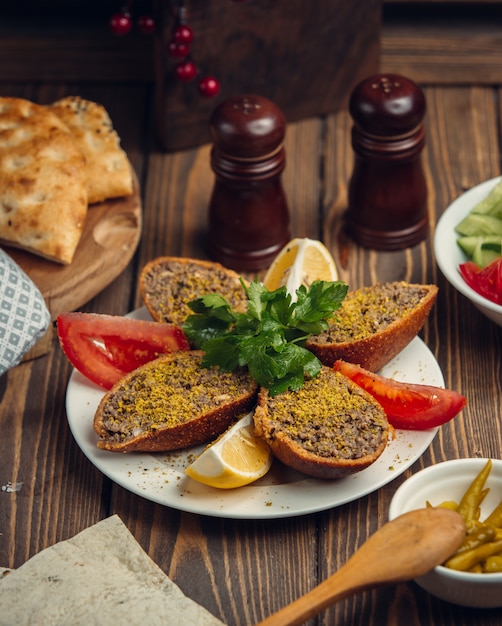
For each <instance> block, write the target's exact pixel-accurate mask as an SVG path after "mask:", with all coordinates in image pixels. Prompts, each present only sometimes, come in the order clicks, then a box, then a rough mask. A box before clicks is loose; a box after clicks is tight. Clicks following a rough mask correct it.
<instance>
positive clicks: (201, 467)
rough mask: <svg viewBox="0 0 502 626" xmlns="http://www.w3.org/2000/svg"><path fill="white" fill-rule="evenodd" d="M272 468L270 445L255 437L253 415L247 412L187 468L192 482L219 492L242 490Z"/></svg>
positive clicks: (186, 470) (186, 471)
mask: <svg viewBox="0 0 502 626" xmlns="http://www.w3.org/2000/svg"><path fill="white" fill-rule="evenodd" d="M271 465H272V452H271V450H270V448H269V447H268V445H267V444H266V443H265V442H264V441H262V440H261V439H259V438H258V437H256V435H255V434H254V424H253V413H252V412H251V413H248V414H246V415H245V416H244V417H242V418H241V419H240V420H238V421H237V422H236V423H235V424H233V425H232V426H231V427H230V428H229V429H228V430H227V431H225V432H224V433H223V434H222V435H220V437H219V438H218V439H217V440H216V441H215V442H213V443H212V444H210V445H209V446H207V447H206V448H205V449H204V450H203V452H202V453H201V454H200V456H199V457H197V459H196V460H195V461H194V462H193V463H191V464H190V465H189V466H188V467H186V468H185V473H186V474H187V475H188V476H189V477H190V478H193V480H196V481H197V482H199V483H203V484H204V485H209V486H210V487H218V488H219V489H234V488H235V487H242V486H244V485H248V484H249V483H252V482H254V481H255V480H258V478H261V477H262V476H264V475H265V474H266V473H267V472H268V470H269V469H270V466H271Z"/></svg>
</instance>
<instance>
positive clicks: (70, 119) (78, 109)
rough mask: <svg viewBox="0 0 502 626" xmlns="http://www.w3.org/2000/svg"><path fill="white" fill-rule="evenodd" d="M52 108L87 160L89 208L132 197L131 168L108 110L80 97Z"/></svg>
mask: <svg viewBox="0 0 502 626" xmlns="http://www.w3.org/2000/svg"><path fill="white" fill-rule="evenodd" d="M49 108H50V110H51V111H53V112H54V113H55V114H56V115H57V116H58V117H59V118H60V119H61V120H62V121H63V122H64V123H65V124H66V125H67V126H68V128H69V129H70V131H71V133H72V134H73V136H74V137H75V140H76V142H77V144H78V146H79V147H80V149H81V150H82V152H83V154H84V156H85V158H86V168H87V184H88V188H87V194H88V202H89V204H94V203H96V202H102V201H103V200H106V199H108V198H118V197H122V196H130V195H131V194H132V192H133V178H132V171H131V166H130V164H129V161H128V159H127V156H126V153H125V152H124V151H123V150H122V148H121V147H120V138H119V136H118V134H117V132H116V131H115V130H114V128H113V124H112V121H111V119H110V117H109V115H108V112H107V111H106V109H105V108H104V107H103V106H102V105H100V104H97V103H96V102H92V101H90V100H84V99H83V98H80V97H79V96H68V97H66V98H63V99H61V100H58V101H57V102H54V103H53V104H52V105H50V107H49Z"/></svg>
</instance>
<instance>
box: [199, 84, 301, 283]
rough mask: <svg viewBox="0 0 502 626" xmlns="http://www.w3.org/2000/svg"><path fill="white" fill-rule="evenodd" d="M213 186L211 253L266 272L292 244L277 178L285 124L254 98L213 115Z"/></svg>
mask: <svg viewBox="0 0 502 626" xmlns="http://www.w3.org/2000/svg"><path fill="white" fill-rule="evenodd" d="M209 130H210V133H211V138H212V140H213V142H214V144H213V147H212V150H211V167H212V169H213V171H214V173H215V183H214V188H213V192H212V196H211V200H210V204H209V252H210V254H211V256H212V257H213V258H214V259H215V260H217V261H219V262H220V263H222V264H223V265H225V266H226V267H230V268H232V269H235V270H240V271H257V270H260V269H264V268H266V267H268V266H269V265H270V263H271V261H272V260H273V259H274V257H275V256H276V255H277V253H278V252H279V250H281V248H283V246H285V245H286V243H287V242H288V241H289V240H290V233H289V210H288V206H287V202H286V198H285V195H284V191H283V187H282V181H281V173H282V171H283V170H284V167H285V151H284V146H283V139H284V135H285V132H286V120H285V117H284V115H283V113H282V112H281V110H280V109H279V108H278V107H277V106H276V105H275V104H274V103H273V102H270V100H267V99H266V98H263V97H261V96H257V95H241V96H234V97H231V98H228V99H227V100H225V101H223V102H222V103H221V104H219V105H218V106H217V107H216V109H215V110H214V112H213V114H212V115H211V119H210V125H209Z"/></svg>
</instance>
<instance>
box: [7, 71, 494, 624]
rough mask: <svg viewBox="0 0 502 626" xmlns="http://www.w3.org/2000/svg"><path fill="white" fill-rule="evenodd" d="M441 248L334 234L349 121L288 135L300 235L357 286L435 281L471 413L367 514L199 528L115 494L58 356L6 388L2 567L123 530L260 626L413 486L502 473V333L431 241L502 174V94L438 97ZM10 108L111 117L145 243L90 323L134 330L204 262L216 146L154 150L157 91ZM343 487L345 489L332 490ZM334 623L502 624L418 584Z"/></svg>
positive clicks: (436, 340)
mask: <svg viewBox="0 0 502 626" xmlns="http://www.w3.org/2000/svg"><path fill="white" fill-rule="evenodd" d="M424 90H425V94H426V98H427V103H428V115H427V119H426V125H427V145H426V148H425V152H424V155H423V158H424V166H425V171H426V176H427V181H428V185H429V192H430V200H429V208H430V220H431V231H432V232H431V236H430V237H429V238H428V240H427V241H425V242H423V243H421V244H420V245H418V246H416V247H415V248H413V249H410V250H406V251H403V252H393V253H377V252H374V251H369V250H363V249H360V248H358V247H356V246H355V245H354V244H353V243H351V242H350V241H342V242H341V243H340V240H339V238H338V237H337V236H336V231H337V227H338V224H339V220H340V215H341V213H342V212H343V210H344V207H345V197H346V190H347V182H348V179H349V176H350V173H351V167H352V151H351V148H350V141H349V131H350V119H349V117H348V115H347V113H346V112H341V113H339V114H333V115H330V116H328V117H326V118H323V119H317V118H316V119H309V120H305V121H302V122H298V123H295V124H292V125H290V126H289V127H288V132H287V138H286V151H287V167H286V171H285V173H284V178H283V180H284V186H285V190H286V193H287V196H288V199H289V203H290V209H291V219H292V232H293V235H294V236H302V237H303V236H307V237H311V238H320V239H323V240H324V241H325V242H326V244H327V245H328V246H329V248H330V249H331V251H332V253H333V255H334V257H335V259H336V261H337V263H338V264H339V267H340V274H341V278H342V279H343V280H345V281H346V282H348V284H349V285H350V286H351V287H352V288H356V287H358V286H361V285H364V284H371V283H373V282H376V281H377V280H380V281H382V280H394V279H404V280H408V281H416V282H433V283H436V284H437V285H438V286H439V289H440V290H439V297H438V301H437V304H436V305H435V307H434V309H433V311H432V313H431V315H430V318H429V320H428V322H427V324H426V326H425V328H424V329H423V332H422V333H421V337H422V339H423V340H424V342H425V343H426V344H427V346H429V348H430V349H431V350H432V352H433V354H434V356H435V357H436V359H437V361H438V362H439V365H440V366H441V368H442V371H443V374H444V378H445V383H446V386H447V387H450V388H453V389H456V390H458V391H459V392H461V393H463V394H464V395H466V396H467V398H468V406H467V408H466V409H465V410H464V411H463V413H462V414H461V415H460V416H459V417H457V418H456V419H455V420H454V421H453V422H451V423H449V424H447V425H445V426H443V427H442V428H441V429H440V431H439V433H438V435H437V436H436V438H435V439H434V441H433V443H432V444H431V446H430V447H429V448H428V449H427V451H426V452H425V453H424V455H423V456H422V457H421V458H420V459H419V460H418V461H417V462H416V463H415V464H414V465H413V466H412V467H411V468H410V469H409V470H407V471H406V472H405V473H404V474H403V475H401V476H399V477H397V478H396V479H395V480H393V481H392V482H390V483H389V484H387V485H386V486H384V487H382V488H381V489H379V490H378V491H376V492H374V493H371V494H370V495H368V496H365V497H363V498H361V499H359V500H357V501H354V502H352V503H349V504H346V505H343V506H340V507H337V508H334V509H331V510H327V511H324V512H320V513H315V514H309V515H304V516H299V517H291V518H284V519H265V520H233V519H224V518H215V517H209V516H201V515H196V514H191V513H184V512H180V511H178V510H175V509H172V508H168V507H165V506H161V505H157V504H154V503H152V502H150V501H149V500H148V499H145V498H142V497H139V496H136V495H134V494H132V493H130V492H129V491H126V490H125V489H123V488H121V487H119V486H117V485H116V484H115V483H113V482H111V481H110V480H109V479H107V478H106V477H105V476H104V475H103V474H102V473H101V472H100V471H98V470H97V469H96V468H95V467H94V466H93V465H92V464H91V463H90V462H89V461H88V460H87V458H86V457H85V456H84V454H83V453H82V452H81V450H80V448H79V447H78V446H77V444H76V443H75V441H74V439H73V437H72V435H71V433H70V430H69V427H68V423H67V419H66V413H65V393H66V386H67V383H68V378H69V376H70V373H71V367H70V365H69V363H68V361H67V360H66V358H65V357H64V355H63V354H62V352H61V350H60V349H59V346H58V344H57V342H56V341H54V342H53V345H52V347H51V349H50V351H49V353H48V354H46V355H45V356H42V357H40V358H38V359H36V360H33V361H30V362H28V363H24V364H22V365H20V366H18V367H16V368H14V369H12V370H10V371H9V372H8V373H7V374H6V375H4V376H3V377H1V378H0V485H1V486H2V487H3V486H5V485H7V484H8V483H9V482H10V483H12V484H14V483H22V485H21V487H20V490H19V491H14V492H11V491H9V490H8V489H2V490H0V566H7V567H19V566H20V565H21V564H22V563H24V562H25V561H26V560H27V559H29V558H30V557H31V556H32V555H34V554H36V553H37V552H39V551H40V550H42V549H43V548H45V547H47V546H50V545H52V544H54V543H56V542H58V541H60V540H64V539H67V538H69V537H71V536H73V535H74V534H76V533H77V532H79V531H81V530H83V529H84V528H86V527H88V526H90V525H92V524H93V523H95V522H97V521H99V520H101V519H103V518H105V517H107V516H109V515H112V514H115V513H116V514H118V515H119V516H120V517H121V518H122V520H123V521H124V523H125V524H126V525H127V527H128V528H129V529H130V531H131V532H132V533H133V535H134V536H135V537H136V539H137V540H138V542H139V543H140V544H141V546H142V547H143V548H144V549H145V550H146V551H147V552H148V554H149V555H150V556H151V557H152V559H153V560H154V561H155V562H156V563H157V564H158V565H159V566H160V567H161V568H162V569H163V570H164V571H165V572H166V573H167V574H168V575H169V576H170V577H171V578H172V579H173V580H174V581H175V582H176V583H177V584H178V585H179V586H180V587H181V589H182V590H183V591H184V592H185V593H186V594H187V595H188V596H190V597H191V598H193V599H195V600H196V601H197V602H199V603H200V604H202V605H204V606H205V607H206V608H207V609H208V610H209V611H211V612H212V613H213V614H214V615H216V616H217V617H219V618H220V619H221V620H222V621H224V622H225V623H227V624H229V625H240V626H242V625H251V624H254V623H256V622H258V621H259V620H260V619H263V618H264V617H266V616H267V615H269V614H270V613H272V612H274V611H276V610H278V609H279V608H281V607H282V606H284V605H285V604H287V603H288V602H290V601H292V600H294V599H295V598H297V597H299V596H300V595H301V594H303V593H305V592H307V591H308V590H309V589H311V588H312V587H313V586H314V585H316V584H317V583H318V582H320V581H322V580H324V579H325V578H326V577H327V576H328V575H329V574H330V573H332V572H333V571H334V570H336V569H337V568H338V567H339V566H340V565H341V564H342V563H344V562H345V561H346V560H347V558H348V557H349V556H350V555H351V554H352V553H353V552H354V550H355V549H356V548H357V547H358V546H360V545H361V544H362V543H363V542H364V541H365V539H366V538H367V537H368V536H369V535H370V534H371V533H373V532H374V531H375V530H376V529H377V528H378V527H379V526H381V525H382V524H383V523H384V522H385V521H386V519H387V512H388V506H389V502H390V500H391V498H392V495H393V494H394V492H395V490H396V489H397V488H398V487H399V485H400V484H401V483H402V482H403V481H404V480H405V479H406V477H407V476H409V475H410V474H411V473H414V472H416V471H418V470H419V469H421V468H423V467H427V466H429V465H431V464H434V463H438V462H440V461H444V460H447V459H455V458H459V457H467V456H481V457H492V458H502V427H501V423H502V422H501V406H502V380H501V361H500V354H501V352H502V329H501V328H499V327H497V326H495V325H494V324H492V323H491V322H489V321H487V320H486V319H485V318H483V317H482V315H481V314H480V313H479V312H478V311H477V310H476V309H475V308H474V307H473V306H472V305H471V304H470V303H469V302H468V301H467V300H465V298H463V297H462V296H460V295H459V294H458V293H456V292H455V291H454V290H453V289H452V288H450V286H449V285H448V284H447V283H446V281H445V279H444V278H443V276H442V275H441V273H440V271H439V269H438V267H437V266H436V263H435V260H434V255H433V250H432V235H433V233H434V227H435V224H436V222H437V220H438V218H439V216H440V215H441V213H442V212H443V211H444V209H445V208H446V207H447V206H448V204H449V203H450V202H451V201H452V200H454V199H455V198H456V197H457V196H459V195H460V194H461V193H462V192H464V191H465V190H466V189H469V188H470V187H472V186H473V185H476V184H477V183H480V182H482V181H484V180H486V179H489V178H491V177H493V176H496V175H498V174H499V173H500V159H501V157H502V141H501V140H500V120H501V111H500V103H499V99H500V96H501V92H500V88H499V87H497V86H475V85H473V86H470V85H464V86H455V85H450V86H441V85H438V84H434V85H433V84H426V85H424ZM2 93H3V95H17V96H23V97H27V98H31V99H33V100H35V101H38V102H42V103H43V102H50V101H52V100H55V99H56V98H57V97H60V96H62V95H65V94H67V93H79V94H81V95H82V96H83V97H86V98H90V99H95V100H97V101H99V102H101V103H103V104H104V105H105V106H106V107H107V109H108V110H109V112H110V115H111V117H112V119H113V120H114V123H115V126H116V128H117V129H118V131H119V133H120V134H121V136H122V138H123V146H124V148H125V149H126V151H127V153H128V155H129V157H130V159H131V162H132V164H133V166H134V168H135V170H136V172H137V174H138V178H139V180H140V182H141V187H142V193H143V204H144V216H143V217H144V228H143V235H142V239H141V242H140V246H139V248H138V251H137V254H136V256H135V257H134V259H133V261H132V262H131V263H130V264H129V266H128V267H127V268H126V270H125V271H124V272H123V273H122V274H121V275H120V276H119V277H118V278H117V279H116V280H115V281H114V282H113V283H112V284H111V285H109V286H108V287H107V288H106V289H105V290H104V291H103V292H102V293H100V294H99V295H98V296H97V297H95V298H94V299H93V300H92V301H91V302H89V303H88V304H87V305H85V306H84V307H83V309H82V310H84V311H88V312H97V313H108V314H115V315H122V314H124V313H126V312H128V311H130V310H132V309H134V308H136V307H138V306H140V304H141V301H140V297H139V295H138V288H137V277H138V273H139V270H140V268H141V267H142V266H143V265H144V264H145V263H146V262H147V261H148V260H150V259H152V258H153V257H155V256H158V255H163V254H170V255H181V256H195V257H201V258H203V257H206V251H205V243H206V237H205V232H206V208H207V204H208V198H209V194H210V191H211V186H212V180H213V179H212V173H211V171H210V167H209V147H208V146H202V147H201V148H199V149H194V150H188V151H184V152H179V153H175V154H165V153H162V152H161V151H160V150H159V149H158V148H157V147H156V144H155V141H154V139H153V138H152V137H151V105H152V101H151V89H150V86H149V85H148V84H143V83H139V82H137V83H132V84H129V83H123V84H122V83H117V84H112V85H107V84H94V83H82V84H75V83H73V84H69V83H65V84H60V83H48V84H37V83H35V82H33V83H22V84H21V83H13V84H11V83H9V84H4V85H3V88H2ZM333 489H336V484H334V485H333ZM310 623H312V624H313V623H318V624H340V625H342V624H367V625H371V626H378V625H384V624H386V625H396V624H404V623H406V624H428V625H431V626H435V625H451V626H453V625H455V626H462V625H467V624H468V625H469V626H472V625H476V626H488V625H495V624H502V615H501V612H500V610H470V609H466V608H461V607H456V606H453V605H449V604H447V603H443V602H441V601H439V600H437V599H435V598H433V597H430V596H429V595H427V594H426V593H425V592H423V591H422V590H421V589H420V588H419V587H418V586H416V585H415V584H414V583H409V584H399V585H397V586H393V587H389V588H383V589H380V590H378V591H374V592H371V593H364V594H362V595H360V596H357V597H355V598H352V599H348V600H345V601H343V602H341V603H340V604H339V605H337V606H336V607H334V608H333V609H331V610H328V611H326V612H325V613H323V614H322V615H321V616H320V617H319V618H318V620H317V621H316V620H312V621H311V622H310Z"/></svg>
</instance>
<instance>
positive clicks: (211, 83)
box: [199, 76, 220, 98]
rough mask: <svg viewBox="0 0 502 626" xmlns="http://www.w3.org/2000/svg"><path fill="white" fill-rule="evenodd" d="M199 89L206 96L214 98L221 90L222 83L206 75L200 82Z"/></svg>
mask: <svg viewBox="0 0 502 626" xmlns="http://www.w3.org/2000/svg"><path fill="white" fill-rule="evenodd" d="M199 91H200V93H201V94H202V95H203V96H206V98H213V97H214V96H216V94H217V93H218V92H219V91H220V83H219V82H218V81H217V80H216V78H213V77H212V76H204V77H203V78H201V80H200V82H199Z"/></svg>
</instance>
